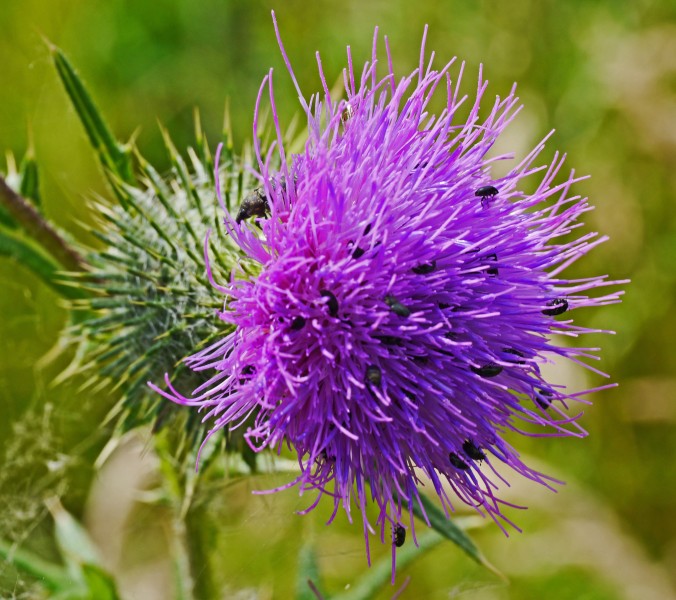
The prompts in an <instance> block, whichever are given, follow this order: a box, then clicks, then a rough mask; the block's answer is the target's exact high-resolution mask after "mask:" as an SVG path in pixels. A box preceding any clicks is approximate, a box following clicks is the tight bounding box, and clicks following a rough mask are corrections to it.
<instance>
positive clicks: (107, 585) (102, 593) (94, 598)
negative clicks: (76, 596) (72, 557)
mask: <svg viewBox="0 0 676 600" xmlns="http://www.w3.org/2000/svg"><path fill="white" fill-rule="evenodd" d="M82 571H83V573H84V578H85V584H86V585H87V591H88V592H89V598H91V600H119V599H120V596H119V594H118V592H117V586H116V585H115V580H114V579H113V578H112V577H111V575H110V574H109V573H107V572H106V571H104V570H103V569H101V567H98V566H96V565H89V564H85V565H82Z"/></svg>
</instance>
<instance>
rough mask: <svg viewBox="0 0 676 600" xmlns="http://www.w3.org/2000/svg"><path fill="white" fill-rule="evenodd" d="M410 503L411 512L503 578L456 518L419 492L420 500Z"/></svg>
mask: <svg viewBox="0 0 676 600" xmlns="http://www.w3.org/2000/svg"><path fill="white" fill-rule="evenodd" d="M412 505H413V506H412V508H413V514H414V515H415V516H416V517H418V518H419V519H421V520H423V521H426V522H427V520H429V524H430V526H431V527H432V529H435V530H436V531H438V532H439V533H440V534H441V535H442V536H444V537H445V538H446V539H448V540H450V541H452V542H453V543H454V544H456V545H457V546H458V547H459V548H460V549H461V550H463V551H464V552H465V554H467V555H468V556H469V557H470V558H471V559H472V560H475V561H476V562H478V563H479V564H480V565H482V566H484V567H486V568H487V569H488V570H489V571H492V572H493V573H495V574H496V575H498V576H499V577H502V578H504V575H502V573H500V571H498V570H497V569H496V568H495V567H494V566H493V565H491V564H490V563H489V562H488V560H486V557H484V555H483V554H481V552H480V551H479V548H477V546H476V544H475V543H474V542H473V541H472V539H471V538H470V537H469V536H468V535H467V533H466V532H465V531H464V530H463V529H462V528H460V527H459V526H458V525H457V524H456V523H455V521H456V520H455V519H449V518H447V517H446V514H445V513H444V512H443V511H442V510H441V509H440V508H439V507H438V506H437V505H436V504H434V503H433V502H432V501H431V500H430V499H429V498H428V497H427V496H425V495H422V494H421V495H420V502H418V500H417V499H414V500H413V503H412Z"/></svg>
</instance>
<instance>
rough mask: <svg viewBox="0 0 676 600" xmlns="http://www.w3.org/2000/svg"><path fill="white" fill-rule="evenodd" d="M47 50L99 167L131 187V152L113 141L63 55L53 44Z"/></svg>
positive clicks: (104, 123)
mask: <svg viewBox="0 0 676 600" xmlns="http://www.w3.org/2000/svg"><path fill="white" fill-rule="evenodd" d="M49 48H50V51H51V53H52V59H53V61H54V66H55V67H56V71H57V73H58V75H59V78H60V79H61V82H62V83H63V86H64V87H65V88H66V92H67V93H68V96H69V97H70V100H71V102H72V103H73V106H74V107H75V110H76V112H77V114H78V116H79V117H80V121H81V122H82V125H83V126H84V128H85V131H86V132H87V136H88V137H89V141H90V143H91V145H92V146H93V147H94V149H95V150H96V152H97V153H98V156H99V160H100V162H101V164H102V165H103V166H104V167H105V168H106V169H108V170H110V172H112V173H113V174H114V175H116V176H117V177H119V178H120V179H122V181H125V182H127V183H129V184H134V183H135V180H134V172H133V166H132V161H131V152H130V150H129V149H128V148H127V147H125V145H124V144H121V143H120V142H118V141H117V140H116V139H115V136H113V134H112V133H111V131H110V129H109V127H108V125H107V124H106V122H105V120H104V118H103V116H102V115H101V112H100V111H99V109H98V107H97V106H96V104H95V103H94V100H93V99H92V97H91V95H90V94H89V92H88V91H87V88H86V87H85V85H84V83H83V82H82V79H81V77H80V76H79V74H78V73H77V71H76V70H75V69H74V67H73V66H72V65H71V63H70V61H69V60H68V59H67V58H66V55H65V54H64V53H63V52H62V51H61V49H60V48H57V47H56V46H54V45H52V44H49Z"/></svg>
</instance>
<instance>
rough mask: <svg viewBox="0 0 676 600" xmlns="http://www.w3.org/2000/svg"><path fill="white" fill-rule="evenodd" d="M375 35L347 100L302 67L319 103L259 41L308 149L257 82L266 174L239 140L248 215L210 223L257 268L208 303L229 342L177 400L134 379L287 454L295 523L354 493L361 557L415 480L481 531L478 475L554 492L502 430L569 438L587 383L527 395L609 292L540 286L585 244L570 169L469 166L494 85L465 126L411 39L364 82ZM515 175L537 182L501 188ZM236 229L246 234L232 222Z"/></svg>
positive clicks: (449, 89) (494, 120)
mask: <svg viewBox="0 0 676 600" xmlns="http://www.w3.org/2000/svg"><path fill="white" fill-rule="evenodd" d="M275 28H276V29H277V27H276V23H275ZM277 35H278V38H279V32H278V31H277ZM376 39H377V29H376V34H375V36H374V50H373V56H372V60H371V61H370V63H367V64H366V65H365V66H364V68H363V70H362V71H361V74H360V73H359V72H357V71H356V70H355V68H354V66H353V63H352V58H351V55H350V51H349V48H348V67H347V69H346V70H345V72H344V77H345V87H346V90H347V100H343V101H340V102H335V101H333V100H332V99H331V97H330V94H329V87H328V85H327V81H326V77H325V76H324V73H323V71H322V68H321V62H320V61H319V56H318V57H317V61H318V65H319V73H320V77H321V82H322V86H323V93H322V94H318V95H316V96H313V97H312V98H311V99H310V101H309V102H307V101H306V100H304V97H303V95H302V93H301V91H300V88H299V86H298V83H297V81H296V79H295V76H294V74H293V71H292V69H291V66H290V64H289V61H288V58H287V56H286V53H285V52H284V49H283V47H282V45H281V40H280V47H281V49H282V53H283V56H284V60H285V62H286V64H287V68H288V70H289V72H290V74H291V77H292V79H293V82H294V84H295V86H296V89H297V91H298V94H299V97H300V102H301V105H302V107H303V110H304V111H305V113H306V115H307V119H308V140H307V143H306V145H305V149H304V151H303V152H302V153H301V154H297V155H293V156H291V157H290V158H289V157H287V155H286V153H285V150H284V146H283V143H282V134H281V128H280V125H279V120H278V117H277V112H276V109H275V102H274V94H273V85H272V71H270V73H269V75H268V76H266V78H265V79H264V81H263V84H262V86H261V89H260V92H259V96H258V100H257V103H256V111H255V117H254V134H256V132H257V129H258V119H259V115H260V112H261V102H262V97H263V94H264V93H266V91H267V93H268V94H269V99H270V103H271V107H272V115H273V120H274V124H275V129H276V138H277V139H276V141H275V143H273V145H272V147H271V148H270V149H269V150H268V151H267V152H266V153H265V156H266V157H267V158H266V160H265V161H263V159H262V156H263V155H264V153H263V151H262V149H261V148H260V146H259V145H257V146H256V154H257V157H258V162H259V173H258V177H259V179H260V188H259V189H258V190H256V191H255V192H254V195H253V196H252V197H251V198H249V201H251V202H253V201H254V200H255V201H256V210H255V211H253V210H252V211H249V210H248V208H247V210H244V212H243V213H240V214H239V215H238V216H237V222H236V221H235V220H234V219H233V218H232V217H231V216H230V215H229V214H227V212H226V215H225V222H226V227H227V228H228V230H229V233H230V235H231V236H232V237H233V239H234V240H235V241H236V243H237V244H238V245H239V246H240V247H241V248H242V250H243V252H244V253H245V254H246V255H248V256H249V257H250V258H251V259H253V260H255V261H257V262H258V263H259V264H260V272H259V273H258V274H257V275H256V276H249V275H246V274H245V273H243V272H242V273H238V274H233V276H232V278H231V280H230V282H228V283H226V284H225V285H223V286H219V289H221V290H222V292H223V293H224V294H225V295H226V298H227V303H226V306H225V308H224V310H223V311H222V313H221V315H220V316H221V318H222V319H223V321H225V322H227V323H232V324H234V325H235V326H236V329H235V331H234V332H233V333H231V334H229V335H227V336H225V337H224V338H223V339H221V340H220V341H218V342H217V343H215V344H213V345H212V346H210V347H208V348H207V349H205V350H202V351H201V352H199V353H197V354H195V355H193V356H191V357H190V358H188V359H187V360H186V362H187V364H188V365H189V366H190V367H191V368H192V369H194V370H196V371H214V372H215V374H214V375H213V377H212V378H211V379H210V380H209V381H208V382H207V383H205V384H204V385H202V386H201V387H200V388H198V389H197V390H195V392H194V396H193V397H192V398H186V397H184V396H182V395H181V394H180V393H179V392H178V391H176V390H175V389H173V388H172V387H171V385H170V383H169V380H168V378H167V380H166V382H167V386H168V387H169V391H161V390H159V389H158V388H157V387H155V386H153V387H155V389H156V390H157V391H159V392H160V393H161V394H163V395H164V396H166V397H167V398H170V399H171V400H173V401H175V402H178V403H182V404H186V405H190V406H197V407H199V408H200V409H201V410H203V411H204V412H205V415H204V420H205V421H206V420H209V421H211V422H212V428H211V430H210V433H209V435H213V434H214V433H215V432H217V431H219V430H220V429H222V428H224V427H226V426H228V427H229V428H231V429H233V428H236V427H240V426H242V425H245V426H246V427H247V430H246V434H245V437H246V439H247V441H248V443H249V444H250V445H251V447H252V448H253V449H254V450H256V451H259V450H262V449H264V448H266V447H270V448H272V449H274V450H276V451H278V452H279V451H281V448H282V446H283V445H284V444H285V443H286V444H287V445H289V446H290V447H291V448H293V449H294V450H295V452H296V453H297V455H298V462H299V466H300V475H299V476H298V477H297V478H296V479H295V480H294V481H292V482H290V483H289V484H288V485H286V486H284V487H285V488H286V487H289V486H292V485H298V486H299V488H300V491H301V492H306V491H313V490H314V491H317V492H318V494H317V498H316V500H315V501H314V502H313V503H312V505H311V506H310V508H308V509H307V510H308V511H309V510H311V509H312V508H313V507H314V506H316V505H317V503H318V502H319V500H320V498H321V497H322V496H323V495H324V494H326V495H328V496H329V497H331V498H332V499H333V502H334V505H335V510H334V513H333V515H332V517H331V520H332V519H333V518H334V517H335V515H336V513H337V511H338V509H339V507H340V506H341V505H342V507H343V509H344V510H345V511H346V513H347V514H348V517H349V516H350V511H351V502H352V501H354V502H355V503H356V505H357V506H358V507H359V509H360V510H361V513H362V519H363V527H364V535H365V538H366V540H367V555H368V531H373V528H372V526H371V524H370V523H369V522H368V520H367V517H366V510H365V509H366V505H367V503H369V502H374V503H375V504H376V505H377V508H378V510H379V513H378V517H377V522H376V525H377V527H378V529H379V530H380V537H381V540H383V541H384V540H385V539H386V537H387V540H388V542H390V543H391V544H392V548H393V553H394V551H395V548H396V547H398V546H400V545H401V544H402V543H403V540H404V539H405V534H406V531H405V529H404V527H405V528H406V529H407V528H410V529H413V521H412V517H410V512H411V506H412V503H413V502H414V501H415V500H416V499H417V497H418V494H419V491H418V488H419V487H420V486H421V485H422V484H423V483H427V482H428V481H429V482H431V485H432V486H433V488H434V491H435V492H436V494H437V495H438V496H439V498H440V500H441V503H442V504H443V507H444V510H445V511H446V513H447V514H449V511H452V510H454V509H453V506H452V500H451V493H450V492H451V491H452V492H453V493H455V495H456V496H457V497H458V498H460V499H461V500H462V501H463V502H465V503H467V504H468V505H470V506H472V507H474V508H475V509H476V510H477V511H479V512H480V513H482V514H488V515H490V516H491V517H493V518H494V520H495V521H496V522H497V523H498V524H499V525H500V527H504V526H503V524H502V523H501V521H505V522H508V523H510V524H511V522H510V521H509V519H508V518H507V517H505V515H504V514H503V508H504V506H512V505H510V504H509V503H507V502H506V501H504V500H502V499H500V497H499V496H498V484H499V483H500V482H502V483H504V484H505V485H507V481H505V479H503V476H502V475H501V474H500V472H499V471H498V470H497V469H496V465H500V463H504V464H506V465H508V466H509V467H511V468H512V469H513V470H514V471H516V472H517V473H519V474H521V475H523V476H525V477H527V478H529V479H532V480H534V481H537V482H539V483H541V484H543V485H545V486H547V487H550V488H551V486H552V483H555V482H556V481H555V480H553V479H551V478H550V477H547V476H545V475H543V474H541V473H538V472H536V471H534V470H533V469H531V468H529V467H528V466H527V465H525V464H524V463H523V462H522V461H521V460H520V458H519V455H518V453H517V452H516V450H514V449H513V448H512V447H511V446H510V445H509V444H508V443H507V442H506V441H505V433H508V432H510V431H516V432H519V433H523V434H525V435H537V436H577V437H581V436H583V435H585V431H584V430H583V429H582V428H581V427H580V425H579V424H578V423H577V419H578V417H579V416H580V414H581V413H580V414H576V415H573V416H571V415H569V413H568V412H567V409H568V403H569V401H581V399H582V398H581V397H582V396H583V395H584V394H586V393H588V392H585V393H567V392H566V390H565V389H563V388H562V387H561V386H554V385H552V384H550V383H548V382H547V381H545V380H544V379H543V377H542V375H541V372H540V365H541V364H542V363H544V362H548V360H550V359H548V356H549V357H551V356H552V355H554V356H559V357H562V358H566V359H569V360H572V361H573V362H576V363H580V364H584V363H583V362H582V359H583V358H596V357H595V356H594V355H593V349H588V348H570V347H566V346H562V345H560V344H559V343H558V342H557V341H556V340H553V339H552V335H553V334H558V335H560V336H565V337H567V338H575V337H577V336H578V335H580V334H582V333H587V332H590V330H589V329H585V328H582V327H579V326H575V325H574V324H573V322H572V320H571V319H570V318H569V313H570V312H571V311H573V310H576V309H578V308H581V307H586V306H603V305H607V304H611V303H615V302H617V301H618V297H619V293H616V294H610V295H604V296H600V297H596V298H590V297H589V296H587V295H586V292H588V291H589V290H592V289H595V288H599V287H602V286H606V285H611V284H614V283H617V282H609V281H606V277H605V276H604V277H592V278H588V279H577V280H567V279H562V278H561V273H562V272H563V271H564V269H565V268H566V267H568V266H569V265H570V264H572V263H573V262H575V261H576V260H577V259H578V258H580V257H582V256H583V255H584V254H586V253H587V252H588V251H589V250H591V249H592V248H593V247H594V246H596V245H598V244H600V243H601V242H603V241H604V240H605V239H606V238H605V237H599V236H598V235H597V234H595V233H589V234H585V235H582V236H581V237H578V238H577V239H571V236H570V235H569V234H570V233H571V232H572V231H573V230H575V229H576V228H578V227H579V226H580V224H579V222H578V219H579V218H580V216H581V215H582V214H583V213H585V212H587V211H588V210H590V206H589V205H588V204H587V201H586V199H583V198H580V197H579V196H574V195H570V188H571V186H572V185H573V184H574V183H575V182H577V181H580V180H581V179H582V178H580V177H576V176H575V175H574V173H571V174H570V176H569V177H568V178H567V179H566V180H565V181H564V182H563V183H560V184H556V183H554V181H555V178H556V176H557V175H558V174H559V172H560V170H561V167H562V164H563V159H564V157H561V156H559V155H558V154H556V155H555V157H554V159H553V161H552V163H551V165H549V166H534V164H535V161H536V159H537V157H538V155H539V153H540V152H541V151H542V149H543V148H544V140H543V142H541V143H540V144H538V145H537V146H536V148H535V149H534V150H533V151H532V152H531V153H530V154H528V156H526V158H524V159H523V160H522V161H521V162H520V163H519V164H518V165H517V166H516V167H514V168H513V169H512V170H511V171H509V173H507V175H505V176H503V177H499V178H496V177H494V176H492V175H491V165H492V163H493V162H495V161H498V160H503V159H506V158H511V157H510V156H499V157H492V158H489V157H488V153H489V151H490V150H491V148H492V147H493V145H494V143H495V141H496V140H497V138H498V136H499V135H500V134H501V133H502V131H503V130H504V129H505V128H506V127H507V125H508V124H509V123H510V122H511V121H512V119H513V118H514V116H515V115H516V113H517V112H518V110H519V107H518V99H517V97H516V96H515V95H514V91H515V90H514V89H512V91H511V92H510V93H509V94H508V95H507V97H506V98H499V97H498V98H496V99H495V101H493V103H492V106H490V107H489V109H488V111H487V114H486V116H482V115H483V112H484V111H482V110H480V103H481V101H482V99H483V98H484V96H485V91H486V86H487V82H485V81H484V80H483V78H482V76H481V74H480V76H479V82H478V87H477V93H476V97H475V99H474V100H473V104H472V105H471V108H470V109H469V116H468V117H467V119H466V120H465V121H464V122H459V119H458V117H457V113H458V111H459V109H460V107H461V106H462V105H463V104H465V103H466V102H468V99H467V97H460V96H459V92H458V89H459V84H460V77H461V75H462V72H463V68H462V67H461V68H460V72H459V74H458V77H457V80H456V81H453V80H452V79H451V76H450V75H449V69H450V67H451V65H452V64H453V61H451V63H449V64H447V65H446V66H445V67H444V68H443V69H441V70H439V71H437V70H435V69H434V68H433V66H432V58H433V55H432V57H431V58H430V60H429V62H428V63H427V64H426V61H425V49H424V46H425V44H424V38H423V44H422V49H421V54H420V65H419V67H418V69H416V70H415V71H414V72H413V73H412V74H411V75H409V76H408V77H405V78H403V79H401V80H399V81H397V80H396V78H395V75H394V73H393V70H392V61H391V58H390V52H389V46H388V45H387V38H385V44H386V48H387V66H388V73H387V75H385V76H384V77H383V78H382V79H379V78H378V76H377V74H376V50H375V48H376V43H375V42H376ZM435 94H436V95H437V96H439V95H443V94H445V96H446V102H445V107H444V108H443V110H441V112H439V113H438V114H436V115H435V114H432V113H431V112H429V109H428V105H429V103H430V100H431V99H432V97H433V96H434V95H435ZM254 137H255V138H256V136H255V135H254ZM273 163H274V164H278V165H280V166H279V167H278V168H276V167H273ZM536 173H538V174H539V175H538V176H539V178H540V183H539V185H538V187H537V189H536V190H535V191H534V192H533V193H524V192H522V191H520V185H521V181H522V180H523V179H524V178H527V177H529V176H532V175H534V174H536ZM219 198H220V194H219ZM246 206H247V207H248V206H249V205H246ZM268 215H269V216H268ZM247 216H254V217H255V222H256V226H254V227H249V226H247V225H246V224H244V223H240V221H242V220H243V219H244V218H246V217H247ZM207 269H208V261H207ZM209 274H210V273H209ZM214 285H216V284H215V283H214ZM585 366H586V365H585ZM588 368H591V367H588ZM592 370H594V371H595V372H598V371H596V370H595V369H592ZM604 387H608V386H604ZM597 389H601V388H597ZM589 391H592V390H589ZM519 422H524V423H526V424H528V425H529V426H531V430H530V431H528V432H526V431H523V430H522V429H521V428H520V427H519ZM533 425H535V426H538V429H537V431H538V433H532V431H534V430H535V428H533V427H532V426H533ZM280 489H282V488H280ZM306 512H307V511H306ZM406 512H408V513H409V516H407V517H406V518H404V513H406Z"/></svg>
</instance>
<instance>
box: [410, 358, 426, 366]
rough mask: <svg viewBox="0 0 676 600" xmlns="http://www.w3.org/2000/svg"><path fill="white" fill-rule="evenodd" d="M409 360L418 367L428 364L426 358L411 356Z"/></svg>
mask: <svg viewBox="0 0 676 600" xmlns="http://www.w3.org/2000/svg"><path fill="white" fill-rule="evenodd" d="M411 360H412V361H413V362H414V363H417V364H419V365H426V364H427V363H428V362H429V359H428V358H427V357H426V356H412V357H411Z"/></svg>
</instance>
